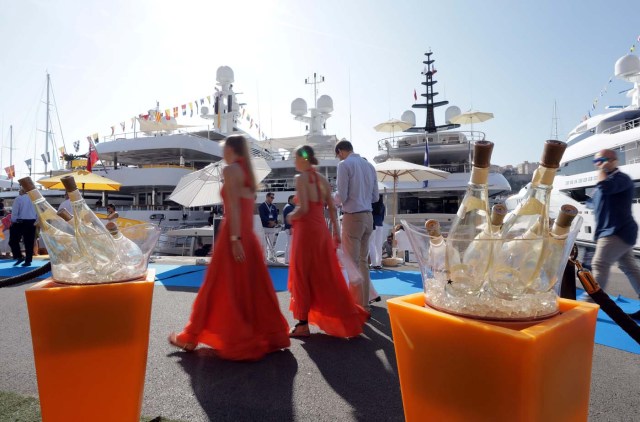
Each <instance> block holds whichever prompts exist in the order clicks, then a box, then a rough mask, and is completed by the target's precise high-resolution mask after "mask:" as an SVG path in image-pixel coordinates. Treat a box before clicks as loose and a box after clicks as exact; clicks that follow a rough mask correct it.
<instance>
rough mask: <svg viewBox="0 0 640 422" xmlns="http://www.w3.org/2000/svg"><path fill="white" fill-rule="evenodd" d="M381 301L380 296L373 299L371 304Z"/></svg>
mask: <svg viewBox="0 0 640 422" xmlns="http://www.w3.org/2000/svg"><path fill="white" fill-rule="evenodd" d="M381 300H382V298H380V296H378V297H374V298H373V299H371V300H370V301H369V303H374V302H380V301H381Z"/></svg>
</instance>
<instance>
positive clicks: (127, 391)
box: [26, 270, 155, 422]
mask: <svg viewBox="0 0 640 422" xmlns="http://www.w3.org/2000/svg"><path fill="white" fill-rule="evenodd" d="M154 278H155V271H153V270H150V271H149V272H148V273H147V277H146V279H141V280H140V281H131V282H126V283H113V284H96V285H81V286H71V285H63V284H58V283H55V282H54V281H53V280H51V279H47V280H44V281H42V282H40V283H37V284H36V285H34V286H33V287H31V288H29V289H28V290H27V291H26V297H27V307H28V310H29V322H30V324H31V338H32V341H33V354H34V358H35V366H36V375H37V378H38V393H39V396H40V407H41V410H42V419H43V420H44V421H45V422H49V421H65V422H68V421H88V420H91V421H139V420H140V410H141V407H142V395H143V390H144V378H145V370H146V364H147V349H148V345H149V323H150V320H151V300H152V297H153V285H154Z"/></svg>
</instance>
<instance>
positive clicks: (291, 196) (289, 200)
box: [287, 195, 296, 202]
mask: <svg viewBox="0 0 640 422" xmlns="http://www.w3.org/2000/svg"><path fill="white" fill-rule="evenodd" d="M295 197H296V196H295V195H289V198H287V202H291V200H292V199H293V198H295Z"/></svg>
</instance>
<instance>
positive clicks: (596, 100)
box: [583, 35, 640, 120]
mask: <svg viewBox="0 0 640 422" xmlns="http://www.w3.org/2000/svg"><path fill="white" fill-rule="evenodd" d="M637 43H640V35H638V37H637V38H636V40H635V41H634V43H633V44H632V45H631V47H630V48H629V54H631V53H633V52H634V51H635V50H636V44H637ZM614 76H615V75H612V76H611V77H609V80H608V81H607V83H605V85H604V87H603V88H602V89H601V90H600V94H599V95H598V96H597V97H595V98H594V99H593V101H592V102H591V108H590V109H589V110H588V111H587V115H588V116H589V117H591V112H592V111H594V110H595V109H596V107H597V105H598V103H599V102H600V98H602V97H604V96H605V94H606V93H607V91H608V90H609V85H611V82H613V77H614ZM585 117H586V116H585ZM583 120H586V118H583Z"/></svg>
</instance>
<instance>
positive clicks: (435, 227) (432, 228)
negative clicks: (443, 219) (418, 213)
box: [424, 220, 442, 237]
mask: <svg viewBox="0 0 640 422" xmlns="http://www.w3.org/2000/svg"><path fill="white" fill-rule="evenodd" d="M424 228H425V229H426V230H427V233H428V234H429V236H431V237H438V236H442V233H441V232H440V223H439V222H438V221H437V220H427V221H426V222H425V223H424Z"/></svg>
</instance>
